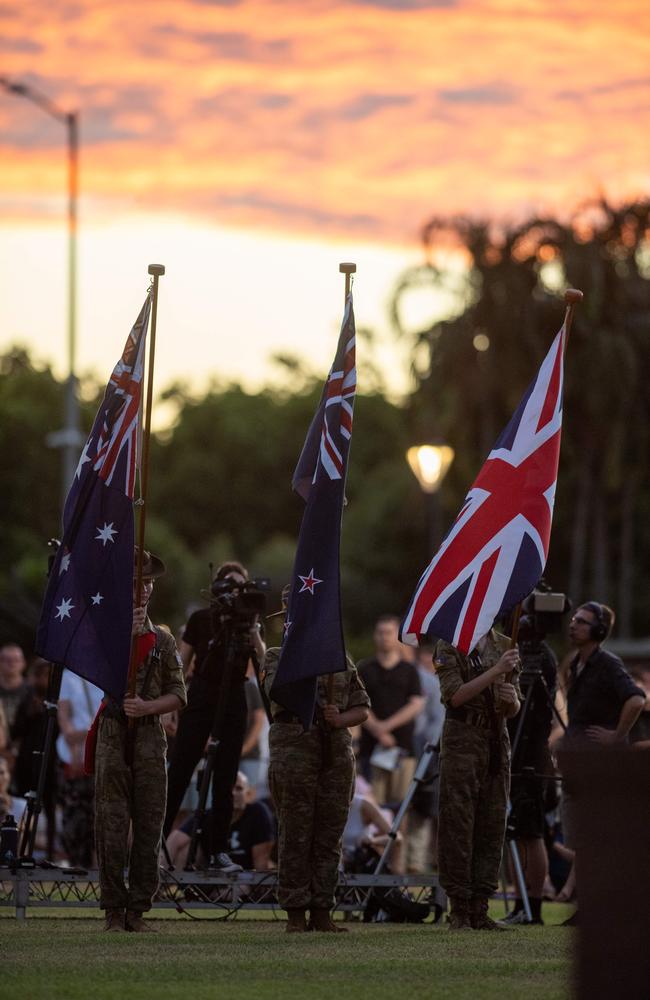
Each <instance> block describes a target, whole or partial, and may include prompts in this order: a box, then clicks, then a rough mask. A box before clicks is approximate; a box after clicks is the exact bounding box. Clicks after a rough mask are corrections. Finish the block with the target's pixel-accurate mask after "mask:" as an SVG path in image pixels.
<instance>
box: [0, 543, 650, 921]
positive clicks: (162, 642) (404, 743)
mask: <svg viewBox="0 0 650 1000" xmlns="http://www.w3.org/2000/svg"><path fill="white" fill-rule="evenodd" d="M164 571H165V567H164V564H163V562H162V560H160V559H159V558H157V557H156V556H155V555H153V554H151V553H148V552H145V553H143V569H142V590H141V592H140V594H136V593H135V585H134V614H133V634H134V639H135V642H136V644H137V650H138V656H137V660H138V669H137V676H136V689H135V694H133V695H131V696H126V697H125V698H124V699H123V700H122V701H121V702H119V701H116V700H114V699H111V698H108V697H107V696H105V694H104V692H102V691H99V690H98V689H97V688H96V687H94V685H92V684H91V683H90V682H88V681H87V680H84V679H83V678H81V677H79V676H77V675H76V674H72V673H70V672H69V671H67V670H66V671H64V673H63V679H62V683H61V689H60V696H59V699H58V709H57V721H58V733H57V738H56V744H55V748H54V752H53V753H52V755H51V759H50V767H49V772H48V775H47V778H46V781H45V786H44V787H45V792H44V797H43V803H42V810H43V814H44V816H45V820H46V822H45V824H44V828H43V829H42V830H41V831H40V839H39V841H38V842H37V846H38V849H39V850H40V851H41V852H42V853H43V854H44V855H46V856H47V857H49V858H51V859H53V860H56V861H58V862H59V863H62V864H68V865H70V866H72V867H75V868H82V869H89V868H93V867H95V866H98V868H99V879H100V893H101V906H102V907H103V908H104V909H105V910H106V928H107V930H112V931H120V930H125V929H126V930H131V931H147V930H150V929H151V928H150V925H149V923H148V922H147V921H145V920H144V914H145V913H146V911H147V910H149V909H150V907H151V903H152V899H153V897H154V895H155V893H156V890H157V887H158V873H159V864H160V862H161V856H160V853H159V852H160V847H161V831H162V833H163V838H164V847H165V849H166V858H165V863H169V862H170V861H171V863H172V864H173V865H174V866H175V867H177V868H183V867H185V865H186V864H188V862H189V863H190V864H194V865H196V867H198V868H209V869H210V870H212V871H215V872H219V873H224V874H236V873H237V872H240V871H242V870H256V871H268V870H272V869H275V868H278V878H279V885H278V899H279V902H280V905H281V906H283V907H284V908H285V909H286V910H287V912H288V923H287V929H288V930H289V931H290V932H294V933H300V932H305V931H307V930H317V931H326V932H337V931H340V930H342V927H341V925H340V923H339V922H334V921H333V920H332V919H331V910H332V907H333V905H334V890H335V887H336V882H337V878H338V873H339V871H340V868H341V867H345V868H347V869H348V870H350V871H355V870H357V871H358V870H368V864H369V861H370V863H372V859H374V860H375V861H378V860H379V857H380V856H381V855H385V856H384V861H385V862H386V864H387V866H389V870H391V871H393V872H395V873H407V872H408V873H424V872H438V873H439V879H440V883H441V885H442V886H443V888H444V889H445V891H446V893H447V895H448V897H449V901H450V914H449V924H450V927H451V928H452V929H454V930H477V929H479V930H480V929H487V930H495V929H501V927H502V926H505V925H507V924H511V925H513V924H519V923H533V924H541V923H543V918H542V902H543V899H544V898H547V899H552V898H556V899H561V900H573V899H575V898H576V897H577V895H578V892H579V884H580V882H579V871H580V865H579V860H578V858H579V851H580V836H581V834H580V830H579V824H577V823H576V818H575V802H574V801H573V798H572V794H571V790H570V789H564V790H562V780H561V777H562V776H561V773H560V771H559V770H558V763H557V759H556V751H557V750H558V749H559V748H561V747H562V746H573V747H589V748H590V749H594V748H596V749H597V748H598V747H600V746H603V745H607V744H612V743H614V742H619V743H623V742H629V743H630V744H631V745H632V746H633V747H634V748H638V749H646V750H647V749H649V748H650V671H649V670H648V669H645V670H641V671H639V672H637V674H636V675H635V677H632V676H631V675H630V674H629V673H628V672H627V671H626V670H625V668H624V666H623V664H622V662H621V661H620V660H619V659H618V658H617V657H616V656H614V655H613V654H612V653H610V652H608V651H607V650H606V649H604V648H603V646H602V644H603V643H604V642H605V640H606V639H607V638H608V636H609V634H610V632H611V629H612V626H613V623H614V616H613V612H612V611H611V609H609V608H608V607H606V606H605V605H602V604H599V603H597V602H594V601H590V602H587V603H586V604H584V605H582V606H581V607H579V608H578V609H577V610H576V611H575V613H574V614H573V615H572V617H571V620H570V624H569V630H568V639H569V646H570V649H569V651H568V652H567V655H566V656H565V658H564V659H563V660H562V661H561V662H560V664H559V665H558V663H557V660H556V658H555V655H554V653H553V652H552V650H551V647H550V646H549V645H548V644H547V642H546V641H545V635H544V632H543V630H542V629H541V628H540V627H539V621H538V620H537V619H536V617H535V614H534V612H531V613H530V614H527V615H525V616H524V618H523V619H522V622H521V625H520V634H519V640H520V641H519V644H518V646H515V647H514V648H511V645H512V644H511V643H510V641H509V640H508V638H507V637H506V636H504V635H502V634H500V633H499V632H497V631H494V630H491V631H490V632H489V633H488V634H487V635H486V636H484V637H483V638H482V639H481V640H480V641H479V643H478V644H477V646H476V648H475V649H474V650H473V651H472V652H471V654H470V655H469V656H465V655H464V654H462V653H460V652H459V651H458V650H457V649H455V648H454V647H453V646H451V645H449V644H447V643H444V642H438V643H437V644H436V645H434V646H426V645H422V646H421V647H419V648H418V649H417V650H416V649H413V648H411V647H407V646H404V645H403V644H402V643H401V642H400V640H399V619H398V618H396V617H394V616H392V615H385V616H382V617H381V618H380V619H379V620H378V621H377V622H376V625H375V629H374V647H375V648H374V651H373V654H372V655H371V656H369V657H367V658H365V659H363V660H361V661H360V662H359V663H358V664H357V665H356V666H355V665H354V664H353V663H352V661H349V662H348V668H347V670H345V671H342V672H340V673H337V674H334V675H326V676H324V677H321V678H319V680H318V688H317V700H316V711H315V715H314V719H313V725H312V727H311V728H310V729H309V730H308V731H305V730H304V728H303V726H302V724H301V723H300V721H299V720H298V719H297V718H294V717H293V716H292V715H291V714H290V713H289V712H287V711H286V710H285V709H284V708H283V706H282V705H279V704H277V703H276V702H274V700H273V697H272V693H271V687H272V683H273V679H274V676H275V670H276V669H277V664H278V659H279V652H280V651H279V648H270V649H267V648H266V644H265V641H264V623H263V620H262V619H261V616H260V615H259V614H257V613H255V614H251V615H250V616H248V617H245V618H244V620H243V622H242V621H235V622H233V615H232V611H231V609H230V606H227V605H225V604H224V603H223V602H221V601H220V600H219V599H218V597H217V599H215V600H211V601H210V606H209V607H207V608H205V609H203V610H200V611H197V612H195V613H194V614H192V615H191V616H190V618H189V620H188V622H187V624H186V625H185V627H184V629H183V631H182V634H181V635H180V636H179V639H178V642H177V643H176V642H175V640H174V638H173V636H172V635H171V634H170V632H169V630H167V629H166V628H165V627H164V626H156V625H153V624H152V621H151V619H150V617H149V612H148V604H149V600H150V598H151V596H152V593H153V589H154V584H155V581H156V579H157V578H158V577H159V576H160V575H161V574H162V573H163V572H164ZM247 580H248V574H247V572H246V569H245V568H244V567H243V566H242V565H241V563H238V562H235V561H231V562H228V563H225V564H223V566H221V567H220V568H219V569H218V571H217V573H216V576H215V588H214V590H213V594H217V595H218V594H219V593H220V588H222V587H223V586H225V587H232V588H234V589H235V591H236V590H237V588H240V587H245V585H246V582H247ZM287 600H288V594H287V593H286V588H285V592H284V593H283V610H284V611H286V603H287ZM48 675H49V665H48V664H47V663H45V662H44V661H42V660H39V659H38V658H35V659H34V660H32V661H31V662H30V663H29V664H27V663H26V661H25V656H24V654H23V651H22V650H21V648H20V647H19V646H18V645H17V644H14V643H8V644H6V645H4V646H3V647H2V648H0V821H2V820H4V819H5V818H6V816H8V815H12V816H13V817H14V818H15V820H16V821H17V822H18V823H19V824H20V823H21V822H22V821H24V815H25V810H26V800H25V796H26V794H27V793H28V792H30V791H31V790H32V789H34V788H35V787H36V782H37V777H38V768H39V766H40V765H39V751H40V750H41V748H42V744H43V737H44V733H45V726H46V720H47V714H46V705H45V700H46V692H47V686H48ZM522 705H523V706H524V708H523V710H521V711H520V709H521V706H522ZM93 723H94V724H93ZM89 730H90V731H91V733H93V734H94V736H95V742H94V744H93V746H92V754H91V756H93V754H94V764H91V766H90V767H89V763H88V760H89V744H88V733H89ZM425 750H426V753H427V758H428V765H429V766H428V770H427V775H426V778H425V779H422V780H417V781H414V774H415V771H416V766H417V763H418V760H419V759H420V758H421V756H422V754H423V753H424V752H425ZM407 795H408V808H407V809H406V810H405V812H404V815H403V817H402V820H401V823H400V826H399V829H397V830H395V829H393V828H392V823H393V820H394V817H395V815H396V814H397V812H398V811H399V810H400V806H401V805H402V803H403V801H404V799H405V796H407ZM506 836H507V837H508V838H510V840H512V841H513V842H514V843H515V844H516V846H517V848H518V854H519V857H520V858H521V863H522V867H523V872H524V878H525V883H524V884H523V885H518V884H517V881H516V879H515V877H514V873H513V872H512V871H509V870H508V865H507V861H506V866H505V878H506V879H510V880H511V881H512V882H513V884H514V888H515V895H516V898H515V905H514V908H513V910H512V912H511V913H510V915H509V917H508V918H506V920H505V921H504V922H497V921H494V920H492V919H491V917H490V916H489V915H488V901H489V899H490V897H491V896H492V895H493V893H494V892H495V891H496V888H497V880H498V877H499V872H500V870H501V867H502V862H503V857H504V838H505V837H506ZM363 866H365V867H363ZM125 869H126V870H127V871H128V878H127V880H126V881H125V878H124V871H125ZM524 888H525V890H526V891H525V892H524V891H522V890H523V889H524Z"/></svg>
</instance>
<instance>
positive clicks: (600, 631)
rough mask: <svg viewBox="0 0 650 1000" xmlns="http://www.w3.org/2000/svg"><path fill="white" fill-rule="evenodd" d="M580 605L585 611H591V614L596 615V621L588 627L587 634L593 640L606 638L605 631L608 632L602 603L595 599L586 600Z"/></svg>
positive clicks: (599, 640)
mask: <svg viewBox="0 0 650 1000" xmlns="http://www.w3.org/2000/svg"><path fill="white" fill-rule="evenodd" d="M582 607H583V608H584V609H585V611H591V613H592V615H595V616H596V621H595V622H594V624H593V625H591V626H590V628H589V635H590V636H591V638H592V639H593V640H594V641H595V642H602V641H603V639H606V638H607V633H608V632H609V625H607V624H606V622H605V613H604V610H603V606H602V604H598V602H597V601H587V603H586V604H583V605H582Z"/></svg>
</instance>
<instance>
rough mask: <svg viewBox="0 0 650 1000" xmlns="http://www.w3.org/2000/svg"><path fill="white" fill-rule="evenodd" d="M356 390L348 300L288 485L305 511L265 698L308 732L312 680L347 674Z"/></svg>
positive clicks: (310, 715)
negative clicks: (349, 491)
mask: <svg viewBox="0 0 650 1000" xmlns="http://www.w3.org/2000/svg"><path fill="white" fill-rule="evenodd" d="M356 383H357V378H356V368H355V328H354V311H353V307H352V296H351V295H350V296H349V297H348V300H347V303H346V307H345V315H344V317H343V324H342V327H341V334H340V337H339V341H338V346H337V350H336V355H335V358H334V363H333V365H332V368H331V370H330V373H329V376H328V379H327V382H326V383H325V386H324V387H323V392H322V395H321V398H320V403H319V405H318V408H317V410H316V413H315V414H314V418H313V420H312V422H311V425H310V427H309V431H308V432H307V437H306V439H305V444H304V446H303V449H302V452H301V454H300V458H299V460H298V464H297V466H296V469H295V472H294V475H293V480H292V485H293V488H294V490H295V491H296V492H297V493H298V494H299V495H300V496H301V497H302V498H303V500H305V501H306V503H307V506H306V508H305V512H304V514H303V518H302V524H301V526H300V535H299V538H298V546H297V548H296V557H295V561H294V566H293V573H292V578H291V593H290V596H289V605H288V611H287V617H286V622H285V629H284V639H283V643H282V650H281V652H280V659H279V663H278V670H277V673H276V675H275V680H274V682H273V686H272V692H271V694H272V697H273V699H274V701H277V702H278V703H279V704H281V705H283V706H284V707H285V708H286V709H288V710H289V711H290V712H293V713H294V715H296V716H298V717H299V718H300V719H301V721H302V722H303V725H304V726H305V728H307V729H308V728H309V727H310V726H311V723H312V719H313V715H314V705H315V700H316V685H317V678H318V676H319V675H320V674H328V673H336V672H337V671H339V670H345V669H346V655H345V642H344V638H343V622H342V616H341V581H340V562H339V555H340V544H341V517H342V513H343V503H344V494H345V475H346V469H347V462H348V455H349V450H350V440H351V435H352V415H353V408H354V395H355V392H356Z"/></svg>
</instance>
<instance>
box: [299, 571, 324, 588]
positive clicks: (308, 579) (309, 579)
mask: <svg viewBox="0 0 650 1000" xmlns="http://www.w3.org/2000/svg"><path fill="white" fill-rule="evenodd" d="M298 576H299V577H300V579H301V580H302V587H301V588H300V590H299V591H298V593H299V594H302V592H303V590H308V591H309V593H310V594H313V593H314V587H315V586H316V585H317V584H318V583H322V582H323V581H322V580H318V579H317V578H316V577H315V576H314V567H313V566H312V568H311V569H310V570H309V575H308V576H300V573H299V574H298Z"/></svg>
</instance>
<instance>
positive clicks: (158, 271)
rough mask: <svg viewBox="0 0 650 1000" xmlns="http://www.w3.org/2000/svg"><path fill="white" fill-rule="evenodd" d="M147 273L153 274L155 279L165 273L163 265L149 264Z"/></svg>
mask: <svg viewBox="0 0 650 1000" xmlns="http://www.w3.org/2000/svg"><path fill="white" fill-rule="evenodd" d="M147 271H148V273H149V274H153V275H155V276H156V277H158V278H159V277H160V276H161V275H163V274H164V273H165V265H164V264H149V267H148V268H147Z"/></svg>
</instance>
